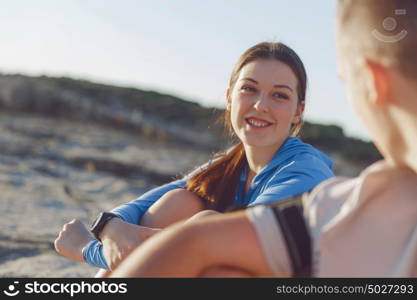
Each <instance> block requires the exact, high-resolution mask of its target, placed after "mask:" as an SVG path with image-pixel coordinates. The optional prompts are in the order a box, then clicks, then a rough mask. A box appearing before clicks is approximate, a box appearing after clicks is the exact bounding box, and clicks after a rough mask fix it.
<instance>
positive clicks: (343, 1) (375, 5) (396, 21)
mask: <svg viewBox="0 0 417 300" xmlns="http://www.w3.org/2000/svg"><path fill="white" fill-rule="evenodd" d="M338 23H339V26H340V28H341V30H342V31H341V35H342V36H341V37H340V39H341V40H343V41H344V42H343V48H344V50H345V52H346V53H349V52H350V53H351V55H357V54H358V53H359V54H361V55H366V56H367V57H369V58H370V59H376V60H378V61H385V62H388V63H389V64H392V65H394V66H396V67H398V69H399V70H400V72H401V73H402V74H403V75H404V76H406V77H409V78H414V79H417V1H416V0H339V2H338ZM401 31H403V33H405V31H406V33H405V35H404V36H402V35H399V34H400V33H401ZM395 35H398V38H395ZM381 36H382V37H383V38H380V37H381ZM384 37H387V39H385V38H384Z"/></svg>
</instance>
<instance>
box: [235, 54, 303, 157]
mask: <svg viewBox="0 0 417 300" xmlns="http://www.w3.org/2000/svg"><path fill="white" fill-rule="evenodd" d="M227 95H228V105H227V109H228V110H229V111H230V114H231V116H230V118H231V122H232V127H233V130H234V131H235V133H236V135H237V136H238V137H239V139H240V140H241V141H242V143H243V144H244V145H245V146H251V147H272V148H274V149H278V147H280V146H281V144H282V143H283V142H284V141H285V139H286V138H287V137H288V136H289V133H290V128H291V124H292V123H298V122H299V121H300V120H301V114H302V112H303V110H304V104H303V103H302V104H300V105H298V95H297V77H296V76H295V74H294V73H293V71H292V70H291V68H290V67H289V66H287V65H286V64H284V63H282V62H280V61H278V60H276V59H258V60H255V61H252V62H250V63H248V64H246V65H245V66H244V67H243V68H242V69H241V71H240V73H239V76H238V78H237V80H236V83H235V85H234V86H233V88H232V89H231V90H228V91H227Z"/></svg>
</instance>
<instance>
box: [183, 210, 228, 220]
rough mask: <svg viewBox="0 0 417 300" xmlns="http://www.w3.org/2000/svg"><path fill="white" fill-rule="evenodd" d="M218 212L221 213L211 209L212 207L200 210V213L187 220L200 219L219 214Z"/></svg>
mask: <svg viewBox="0 0 417 300" xmlns="http://www.w3.org/2000/svg"><path fill="white" fill-rule="evenodd" d="M218 214H220V213H219V212H217V211H215V210H210V209H206V210H202V211H199V212H198V213H196V214H194V215H193V216H192V217H191V218H189V219H188V220H187V222H191V221H196V220H200V219H201V218H206V217H208V216H214V215H218Z"/></svg>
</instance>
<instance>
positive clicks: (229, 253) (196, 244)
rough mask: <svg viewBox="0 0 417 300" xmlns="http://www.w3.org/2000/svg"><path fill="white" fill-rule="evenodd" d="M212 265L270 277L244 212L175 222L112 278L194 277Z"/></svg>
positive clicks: (125, 263) (116, 271) (253, 231)
mask: <svg viewBox="0 0 417 300" xmlns="http://www.w3.org/2000/svg"><path fill="white" fill-rule="evenodd" d="M216 266H229V267H233V268H238V269H241V270H244V271H246V272H248V273H251V274H253V275H254V276H272V271H271V269H270V268H269V266H268V264H267V262H266V260H265V258H264V256H263V253H262V249H261V245H260V244H259V242H258V239H257V236H256V233H255V230H254V228H253V227H252V225H251V223H250V221H249V219H248V218H247V216H246V214H245V212H244V211H240V212H236V213H230V214H224V215H220V216H209V217H206V218H203V219H200V220H196V221H195V222H192V223H178V224H175V225H173V226H170V227H168V228H167V229H165V230H164V231H162V232H160V233H159V234H158V235H156V236H154V237H153V238H152V239H149V240H147V241H145V242H144V243H143V244H142V245H141V246H139V247H138V248H137V249H136V250H135V251H134V252H132V254H131V255H129V256H128V257H127V259H125V260H124V261H123V262H122V263H121V264H120V265H119V267H118V268H117V269H116V270H115V271H114V272H113V273H112V276H113V277H165V276H169V277H171V276H178V277H197V276H199V275H201V274H202V273H203V272H204V271H205V270H207V269H209V268H211V267H216Z"/></svg>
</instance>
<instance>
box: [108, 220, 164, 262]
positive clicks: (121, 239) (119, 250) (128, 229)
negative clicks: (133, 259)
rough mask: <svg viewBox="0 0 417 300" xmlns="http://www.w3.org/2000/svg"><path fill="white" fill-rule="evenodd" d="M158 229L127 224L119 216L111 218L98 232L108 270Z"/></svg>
mask: <svg viewBox="0 0 417 300" xmlns="http://www.w3.org/2000/svg"><path fill="white" fill-rule="evenodd" d="M160 230H161V229H154V228H148V227H144V226H139V225H133V224H129V223H126V222H124V221H123V220H121V219H120V218H113V219H111V220H110V221H109V222H108V223H107V224H106V226H105V227H104V229H103V231H102V232H101V234H100V239H101V241H102V244H103V247H104V248H103V253H104V258H105V259H106V262H107V265H108V266H109V268H110V270H113V269H114V268H116V267H117V266H118V265H119V263H120V262H121V261H122V260H123V259H124V258H125V257H127V256H128V255H129V254H130V252H132V251H133V250H134V249H135V248H136V247H138V246H139V245H140V244H141V243H142V242H143V241H144V240H146V239H147V238H148V237H150V236H152V235H154V234H155V233H157V232H159V231H160Z"/></svg>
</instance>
